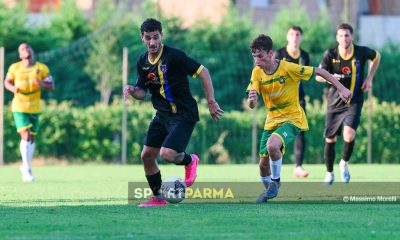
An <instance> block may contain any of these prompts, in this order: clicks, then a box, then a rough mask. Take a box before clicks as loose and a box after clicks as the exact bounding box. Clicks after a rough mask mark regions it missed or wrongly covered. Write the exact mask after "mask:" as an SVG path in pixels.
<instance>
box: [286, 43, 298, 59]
mask: <svg viewBox="0 0 400 240" xmlns="http://www.w3.org/2000/svg"><path fill="white" fill-rule="evenodd" d="M286 52H287V53H288V54H289V56H291V57H292V58H293V59H298V58H299V57H300V55H301V49H300V48H299V54H297V56H294V55H292V54H291V53H290V51H289V48H288V47H287V46H286Z"/></svg>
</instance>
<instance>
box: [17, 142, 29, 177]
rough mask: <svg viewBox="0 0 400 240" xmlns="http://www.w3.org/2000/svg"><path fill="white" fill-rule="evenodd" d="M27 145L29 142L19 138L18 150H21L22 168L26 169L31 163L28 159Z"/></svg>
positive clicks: (27, 169)
mask: <svg viewBox="0 0 400 240" xmlns="http://www.w3.org/2000/svg"><path fill="white" fill-rule="evenodd" d="M29 145H30V143H29V142H27V141H25V140H21V142H20V144H19V150H20V151H21V158H22V168H23V169H24V170H26V171H29V170H30V169H31V164H30V161H29Z"/></svg>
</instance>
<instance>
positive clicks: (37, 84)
mask: <svg viewBox="0 0 400 240" xmlns="http://www.w3.org/2000/svg"><path fill="white" fill-rule="evenodd" d="M33 85H34V86H36V87H40V80H39V79H38V78H35V79H33Z"/></svg>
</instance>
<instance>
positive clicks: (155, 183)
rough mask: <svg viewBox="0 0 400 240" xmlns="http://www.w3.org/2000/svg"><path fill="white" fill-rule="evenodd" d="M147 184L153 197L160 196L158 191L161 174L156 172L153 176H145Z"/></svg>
mask: <svg viewBox="0 0 400 240" xmlns="http://www.w3.org/2000/svg"><path fill="white" fill-rule="evenodd" d="M146 178H147V182H148V183H149V186H150V189H151V191H153V195H154V196H158V195H160V189H161V183H162V180H161V172H160V171H158V172H157V173H155V174H153V175H146Z"/></svg>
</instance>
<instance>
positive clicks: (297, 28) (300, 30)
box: [289, 25, 303, 35]
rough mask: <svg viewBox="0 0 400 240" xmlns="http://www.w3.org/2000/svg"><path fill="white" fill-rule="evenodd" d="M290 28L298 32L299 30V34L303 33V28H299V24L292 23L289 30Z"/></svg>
mask: <svg viewBox="0 0 400 240" xmlns="http://www.w3.org/2000/svg"><path fill="white" fill-rule="evenodd" d="M290 29H293V30H295V31H298V32H300V34H301V35H303V29H301V27H300V26H296V25H293V26H291V27H290V28H289V30H290Z"/></svg>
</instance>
